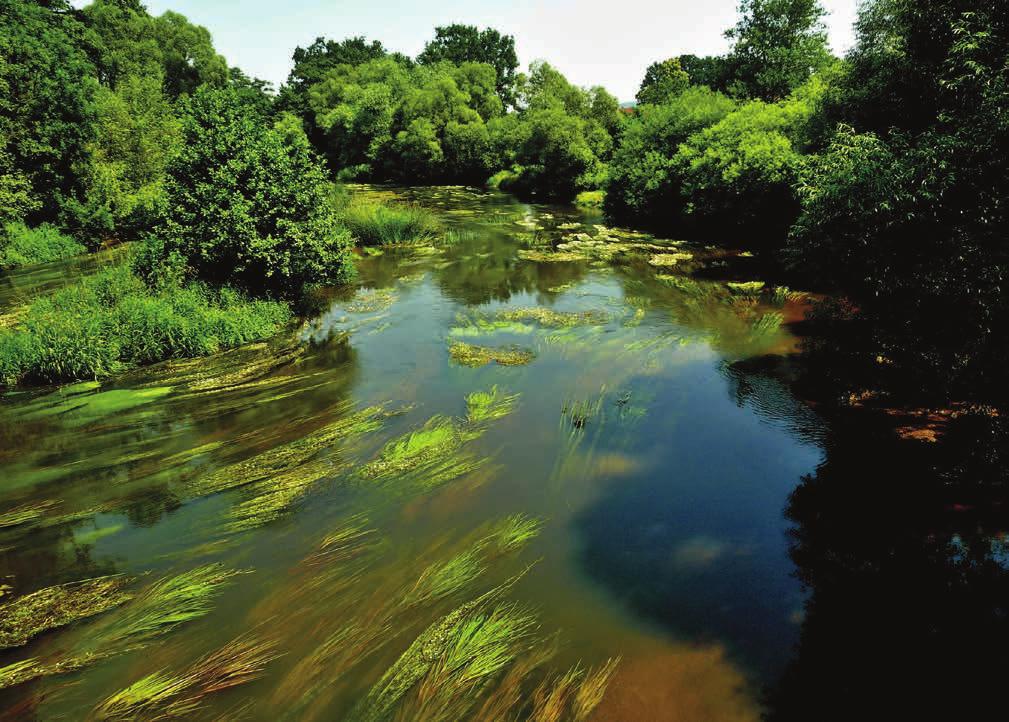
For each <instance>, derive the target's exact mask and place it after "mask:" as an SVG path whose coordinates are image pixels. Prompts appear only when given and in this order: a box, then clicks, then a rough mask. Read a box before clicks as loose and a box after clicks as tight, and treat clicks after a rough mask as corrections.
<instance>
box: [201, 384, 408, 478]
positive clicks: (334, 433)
mask: <svg viewBox="0 0 1009 722" xmlns="http://www.w3.org/2000/svg"><path fill="white" fill-rule="evenodd" d="M352 408H353V407H352V405H351V404H350V402H347V403H346V404H344V405H342V406H341V407H340V408H339V409H338V410H337V412H336V413H337V414H340V416H339V418H338V419H337V420H336V421H332V422H330V423H328V424H326V425H325V426H323V427H322V428H320V429H317V430H316V431H313V432H312V433H310V434H307V435H306V436H304V437H302V438H300V439H297V440H295V441H292V442H289V443H286V444H282V445H280V446H277V447H275V448H273V449H270V450H269V451H264V452H263V453H261V454H257V455H255V456H253V457H251V458H249V459H246V460H245V461H240V462H238V463H235V464H231V465H230V466H226V467H223V468H221V469H217V470H216V471H212V472H211V473H209V474H205V475H203V476H201V477H198V478H196V479H194V480H192V481H191V482H189V484H188V490H189V492H190V493H191V494H193V495H194V496H207V495H210V494H215V493H218V492H222V491H227V490H231V489H237V488H240V487H243V486H247V485H251V484H254V483H256V482H260V481H268V480H269V479H271V478H275V477H277V476H278V475H283V474H287V473H288V472H292V474H291V476H287V477H284V478H282V479H281V483H280V484H279V485H278V486H281V487H282V486H283V485H284V483H285V482H290V483H291V484H292V485H294V486H296V485H297V481H298V474H297V473H296V472H295V470H296V469H297V467H299V466H301V465H302V464H306V463H308V462H309V461H312V460H313V459H314V457H315V456H316V455H317V454H319V453H320V452H322V451H323V450H325V449H327V448H330V447H332V446H333V445H335V444H338V443H340V442H342V441H345V440H347V439H349V438H351V437H354V436H359V435H361V434H366V433H369V432H371V431H375V430H377V429H379V428H381V426H382V424H383V422H384V420H385V419H386V418H387V417H388V416H389V415H390V413H391V412H386V411H385V409H384V407H382V406H371V407H368V408H366V409H361V410H359V411H351V409H352ZM314 471H315V470H314V469H313V470H310V473H311V472H314ZM317 478H321V477H317ZM261 489H263V490H266V491H268V490H269V485H264V486H263V487H261Z"/></svg>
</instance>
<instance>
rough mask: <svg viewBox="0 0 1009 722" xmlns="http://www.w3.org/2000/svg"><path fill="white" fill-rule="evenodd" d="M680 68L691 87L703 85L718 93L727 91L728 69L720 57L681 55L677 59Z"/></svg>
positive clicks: (725, 62)
mask: <svg viewBox="0 0 1009 722" xmlns="http://www.w3.org/2000/svg"><path fill="white" fill-rule="evenodd" d="M677 60H679V61H680V68H681V69H682V70H683V72H685V73H686V74H687V75H688V76H689V77H690V84H691V85H704V86H707V87H708V88H711V89H712V90H717V91H719V92H720V93H724V92H727V91H728V88H729V77H728V74H729V69H728V63H727V61H726V59H725V58H724V57H722V56H720V55H705V56H704V57H698V56H697V55H681V56H679V57H678V58H677Z"/></svg>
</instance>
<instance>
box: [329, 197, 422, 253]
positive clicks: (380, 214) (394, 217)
mask: <svg viewBox="0 0 1009 722" xmlns="http://www.w3.org/2000/svg"><path fill="white" fill-rule="evenodd" d="M340 220H341V221H342V222H343V224H344V225H345V226H346V227H347V228H348V229H349V230H350V233H351V235H352V236H353V237H354V240H356V241H357V242H358V243H359V244H361V245H363V246H386V245H403V244H417V243H426V242H429V241H431V240H433V239H435V238H437V237H438V236H439V235H440V233H441V225H440V224H439V223H438V221H437V219H436V218H435V216H433V215H432V214H431V213H430V212H429V211H426V210H424V209H423V208H421V207H419V206H414V205H408V204H405V203H379V202H375V201H371V200H364V199H360V200H358V199H355V200H351V201H350V203H349V204H348V205H347V206H346V207H345V208H344V209H343V210H342V211H341V212H340Z"/></svg>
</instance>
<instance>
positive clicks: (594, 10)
mask: <svg viewBox="0 0 1009 722" xmlns="http://www.w3.org/2000/svg"><path fill="white" fill-rule="evenodd" d="M822 2H823V4H824V7H826V8H827V10H828V11H829V13H830V14H829V15H828V17H827V26H828V29H829V33H830V42H831V46H832V47H833V49H834V51H835V52H837V53H843V52H844V51H845V50H847V49H848V47H850V45H851V43H852V41H853V33H852V23H853V22H854V20H855V13H856V6H857V0H822ZM74 4H75V5H77V6H81V5H84V4H86V0H77V1H76V2H74ZM146 5H147V8H148V10H149V11H150V12H151V13H152V14H155V15H160V14H161V13H162V12H164V11H165V10H174V11H176V12H180V13H182V14H183V15H185V16H187V17H188V18H189V19H190V20H191V21H192V22H195V23H197V24H199V25H204V26H206V27H207V28H208V29H209V30H210V32H211V34H212V35H213V37H214V45H215V47H216V48H217V51H218V52H219V53H221V54H222V55H224V57H225V58H227V60H228V63H229V64H231V65H237V66H238V67H240V68H241V69H242V70H243V71H245V72H246V73H247V74H249V75H253V76H255V77H257V78H262V79H264V80H269V81H270V82H272V83H273V84H274V85H275V86H279V85H280V83H282V82H283V81H284V80H285V79H286V78H287V74H288V72H289V70H290V68H291V53H292V51H293V50H294V48H295V47H296V46H298V45H301V46H306V45H309V44H311V42H312V41H313V40H314V39H315V38H316V37H318V36H320V35H322V36H325V37H327V38H333V39H336V40H341V39H343V38H345V37H350V36H353V35H364V36H366V37H368V38H369V39H377V40H381V41H382V43H383V44H384V45H385V47H386V48H387V49H389V50H398V51H400V52H403V53H406V54H408V55H411V56H414V55H416V54H417V53H419V52H420V51H421V50H422V49H423V47H424V43H425V42H426V41H428V40H429V39H430V38H431V37H432V36H433V35H434V27H435V26H436V25H447V24H450V23H454V22H461V23H466V24H469V25H478V26H481V27H483V26H487V25H489V26H492V27H494V28H497V29H498V30H500V31H501V32H503V33H506V34H509V35H514V36H515V46H516V50H517V51H518V56H519V62H520V64H521V66H522V68H523V69H524V68H526V67H527V66H528V64H529V63H530V62H532V61H533V60H546V61H548V62H549V63H550V64H551V65H553V66H554V67H556V68H558V69H559V70H560V71H561V72H562V73H564V75H566V76H567V78H568V79H569V80H570V81H571V82H573V83H575V84H576V85H582V86H589V85H602V86H604V87H605V88H606V89H607V90H609V91H610V92H611V93H613V94H614V95H616V96H617V97H618V98H619V99H620V100H623V101H627V100H632V99H633V98H634V93H635V92H636V91H637V88H638V85H639V83H640V82H641V78H642V77H643V76H644V72H645V68H646V67H648V65H649V64H650V63H652V62H654V61H656V60H662V59H664V58H668V57H671V56H674V55H680V54H683V53H694V54H695V55H709V54H717V53H722V52H725V50H726V49H727V48H728V43H727V41H726V40H725V39H724V37H723V36H722V33H723V31H724V30H725V29H726V28H728V27H730V26H731V25H733V24H734V23H735V20H736V8H737V6H738V0H549V1H547V0H539V1H538V2H537V1H533V0H420V2H418V1H417V0H412V1H411V0H282V1H278V0H146Z"/></svg>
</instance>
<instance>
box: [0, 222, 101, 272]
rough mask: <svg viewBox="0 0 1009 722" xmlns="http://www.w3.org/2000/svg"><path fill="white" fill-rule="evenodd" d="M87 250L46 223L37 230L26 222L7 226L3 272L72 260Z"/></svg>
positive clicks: (0, 258)
mask: <svg viewBox="0 0 1009 722" xmlns="http://www.w3.org/2000/svg"><path fill="white" fill-rule="evenodd" d="M86 250H87V249H86V248H85V247H84V246H83V245H81V244H80V243H78V242H77V241H76V240H74V239H73V238H71V237H70V236H67V235H65V234H63V233H61V232H60V230H59V229H58V228H56V227H55V226H51V225H49V224H47V223H43V224H42V225H41V226H37V227H35V228H29V227H28V226H26V225H25V224H24V223H8V224H6V225H5V226H4V227H3V229H2V230H0V269H4V270H10V269H12V268H20V267H22V266H31V265H34V264H36V263H49V262H51V261H59V260H62V259H64V258H72V257H73V256H79V255H80V254H82V253H84V252H85V251H86Z"/></svg>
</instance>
